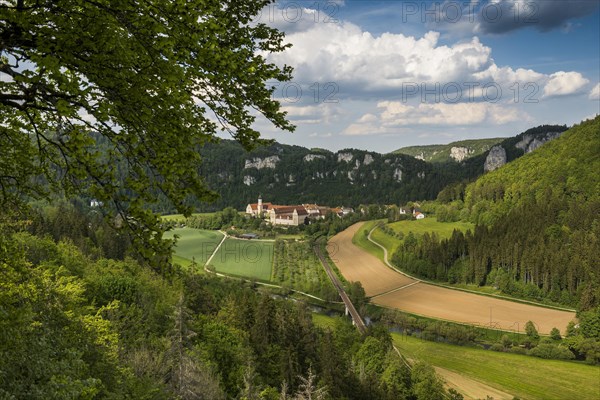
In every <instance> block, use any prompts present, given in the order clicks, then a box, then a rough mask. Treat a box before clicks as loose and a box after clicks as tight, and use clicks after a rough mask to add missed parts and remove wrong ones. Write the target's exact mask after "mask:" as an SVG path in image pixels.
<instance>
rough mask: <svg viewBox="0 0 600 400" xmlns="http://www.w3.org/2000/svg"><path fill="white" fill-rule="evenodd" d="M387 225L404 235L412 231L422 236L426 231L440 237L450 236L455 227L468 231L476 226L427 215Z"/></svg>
mask: <svg viewBox="0 0 600 400" xmlns="http://www.w3.org/2000/svg"><path fill="white" fill-rule="evenodd" d="M387 226H388V227H389V228H391V229H393V230H394V231H395V232H397V233H399V232H402V233H403V234H404V235H407V234H408V233H409V232H412V233H414V234H415V235H416V236H421V235H423V234H425V233H431V232H435V233H437V235H438V236H439V237H440V239H445V238H449V237H450V236H452V231H454V230H455V229H457V230H459V231H463V232H466V231H467V230H468V229H471V230H473V229H474V227H475V226H474V225H473V224H472V223H470V222H463V221H458V222H438V220H437V219H436V218H435V217H427V218H424V219H420V220H406V221H398V222H393V223H391V224H387Z"/></svg>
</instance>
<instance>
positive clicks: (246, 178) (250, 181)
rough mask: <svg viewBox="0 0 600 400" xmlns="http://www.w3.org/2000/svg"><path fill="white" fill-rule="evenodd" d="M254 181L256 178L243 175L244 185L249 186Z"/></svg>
mask: <svg viewBox="0 0 600 400" xmlns="http://www.w3.org/2000/svg"><path fill="white" fill-rule="evenodd" d="M255 183H256V178H255V177H253V176H250V175H246V176H244V185H246V186H250V185H254V184H255Z"/></svg>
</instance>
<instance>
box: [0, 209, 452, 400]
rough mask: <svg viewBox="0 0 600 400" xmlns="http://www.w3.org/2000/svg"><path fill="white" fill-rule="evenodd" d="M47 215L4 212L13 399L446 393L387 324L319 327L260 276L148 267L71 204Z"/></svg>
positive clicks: (6, 330) (4, 358)
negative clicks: (248, 278)
mask: <svg viewBox="0 0 600 400" xmlns="http://www.w3.org/2000/svg"><path fill="white" fill-rule="evenodd" d="M39 214H40V215H37V216H32V217H31V218H28V219H23V218H17V217H12V218H8V217H7V216H6V215H4V216H3V218H2V220H1V221H0V230H1V235H0V262H1V264H2V270H3V279H2V290H1V291H0V310H2V318H0V328H1V329H0V337H1V340H0V371H1V372H2V373H1V374H0V397H2V398H11V399H52V398H56V399H62V398H72V397H77V398H82V399H92V398H94V399H100V398H135V399H140V398H145V399H171V398H179V399H207V400H208V399H210V400H213V399H225V398H237V399H273V400H275V399H310V398H312V399H340V398H346V399H390V400H392V399H394V400H395V399H423V400H425V399H442V398H444V397H443V396H444V395H445V394H444V393H445V392H444V389H443V387H442V383H441V381H440V380H439V378H437V377H436V375H435V373H434V371H433V369H432V368H431V367H429V366H426V365H424V364H418V363H417V364H415V365H414V366H413V367H412V368H411V369H409V368H408V367H407V366H406V365H405V364H404V362H403V360H402V359H401V358H400V357H399V356H398V355H397V354H396V353H395V352H394V351H393V349H392V345H391V343H392V341H391V337H390V335H389V333H388V332H387V330H386V329H383V328H381V329H380V328H377V327H374V328H371V329H370V330H369V332H368V333H367V334H366V335H361V334H359V333H358V331H357V330H356V329H355V328H354V327H353V326H352V325H351V324H350V322H349V321H348V320H346V319H343V318H339V319H337V320H336V322H335V324H334V326H333V327H330V328H318V327H316V326H315V325H314V324H313V322H312V318H311V312H310V311H309V310H308V308H307V307H306V305H305V304H303V303H302V302H297V303H296V304H294V303H292V302H289V301H284V300H275V299H273V298H271V296H269V294H268V293H261V292H260V291H257V289H256V288H254V287H253V286H252V285H251V284H249V283H243V282H241V281H237V280H226V279H225V280H223V279H218V278H211V277H210V276H202V275H198V274H194V273H190V272H189V271H186V270H182V269H181V268H178V267H177V266H173V265H171V266H169V267H168V268H167V267H165V268H163V269H162V271H160V273H158V272H156V271H154V270H152V269H150V268H148V267H146V266H143V265H141V264H140V262H138V261H137V260H136V259H134V258H132V255H131V254H128V253H127V252H122V251H120V250H119V247H118V246H117V244H118V243H119V242H120V241H121V239H120V238H119V237H117V236H116V232H114V231H104V228H103V227H102V226H101V225H99V224H95V223H94V222H93V218H91V217H88V216H86V215H84V214H80V213H78V212H77V211H76V209H75V208H74V207H72V206H71V207H69V206H66V205H65V206H62V207H61V209H60V213H57V212H56V210H53V209H47V210H41V211H39ZM58 215H60V216H61V217H60V219H59V218H58ZM40 218H43V219H44V221H46V223H44V224H39V223H36V222H34V221H35V220H40ZM59 226H61V227H63V230H58V229H57V228H58V227H59Z"/></svg>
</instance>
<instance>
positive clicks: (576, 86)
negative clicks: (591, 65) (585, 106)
mask: <svg viewBox="0 0 600 400" xmlns="http://www.w3.org/2000/svg"><path fill="white" fill-rule="evenodd" d="M589 82H590V81H589V80H587V79H585V78H584V77H583V75H581V74H580V73H579V72H564V71H559V72H556V73H554V74H552V75H550V80H549V81H548V83H547V84H546V86H545V88H544V97H552V96H565V95H569V94H573V93H577V92H579V91H580V90H581V89H582V88H583V87H584V86H585V85H587V84H588V83H589Z"/></svg>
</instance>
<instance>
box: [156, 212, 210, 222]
mask: <svg viewBox="0 0 600 400" xmlns="http://www.w3.org/2000/svg"><path fill="white" fill-rule="evenodd" d="M215 214H216V213H214V212H212V213H194V214H192V217H212V216H213V215H215ZM161 218H162V219H163V220H164V221H173V222H179V223H181V222H185V220H186V219H187V218H186V217H185V216H184V215H183V214H169V215H163V216H162V217H161Z"/></svg>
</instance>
